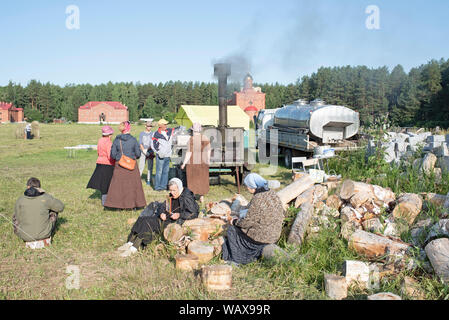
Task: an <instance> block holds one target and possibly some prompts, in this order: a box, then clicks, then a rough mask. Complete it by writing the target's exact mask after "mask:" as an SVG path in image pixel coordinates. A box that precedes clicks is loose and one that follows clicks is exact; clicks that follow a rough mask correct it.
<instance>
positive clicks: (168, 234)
mask: <svg viewBox="0 0 449 320" xmlns="http://www.w3.org/2000/svg"><path fill="white" fill-rule="evenodd" d="M183 235H184V231H183V229H182V227H181V226H180V225H179V224H177V223H170V224H169V225H167V226H166V227H165V229H164V238H165V240H167V241H168V242H170V243H174V242H176V241H178V240H179V239H181V238H182V236H183Z"/></svg>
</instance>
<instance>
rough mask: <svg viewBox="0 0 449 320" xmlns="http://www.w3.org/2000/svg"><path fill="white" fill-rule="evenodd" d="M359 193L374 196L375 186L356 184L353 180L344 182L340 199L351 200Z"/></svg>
mask: <svg viewBox="0 0 449 320" xmlns="http://www.w3.org/2000/svg"><path fill="white" fill-rule="evenodd" d="M357 193H364V194H368V195H373V194H374V190H373V186H372V185H370V184H367V183H364V182H355V181H352V180H345V181H343V184H342V185H341V189H340V198H342V199H343V200H349V199H350V198H351V197H352V196H353V195H355V194H357Z"/></svg>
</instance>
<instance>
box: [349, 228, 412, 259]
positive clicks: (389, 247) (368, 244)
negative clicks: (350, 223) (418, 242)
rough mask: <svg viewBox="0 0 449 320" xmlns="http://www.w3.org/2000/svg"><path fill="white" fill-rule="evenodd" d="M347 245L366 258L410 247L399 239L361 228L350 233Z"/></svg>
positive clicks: (403, 250)
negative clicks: (392, 238)
mask: <svg viewBox="0 0 449 320" xmlns="http://www.w3.org/2000/svg"><path fill="white" fill-rule="evenodd" d="M349 246H350V247H351V248H353V249H354V250H355V251H357V253H358V254H361V255H364V256H365V257H367V258H380V257H383V256H385V255H395V254H402V253H404V252H406V251H407V250H408V249H409V247H410V245H409V244H407V243H405V242H402V241H400V240H391V239H389V238H387V237H383V236H380V235H376V234H373V233H370V232H366V231H363V230H357V231H355V232H354V233H353V234H352V235H351V237H350V239H349Z"/></svg>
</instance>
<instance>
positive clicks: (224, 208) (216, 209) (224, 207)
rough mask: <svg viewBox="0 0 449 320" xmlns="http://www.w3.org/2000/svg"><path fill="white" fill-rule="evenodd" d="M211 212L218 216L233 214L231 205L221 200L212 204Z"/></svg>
mask: <svg viewBox="0 0 449 320" xmlns="http://www.w3.org/2000/svg"><path fill="white" fill-rule="evenodd" d="M210 212H211V213H212V214H213V215H216V216H224V217H226V216H229V215H230V214H231V207H230V206H229V205H228V204H227V203H226V202H220V203H217V204H215V205H214V206H212V208H211V209H210Z"/></svg>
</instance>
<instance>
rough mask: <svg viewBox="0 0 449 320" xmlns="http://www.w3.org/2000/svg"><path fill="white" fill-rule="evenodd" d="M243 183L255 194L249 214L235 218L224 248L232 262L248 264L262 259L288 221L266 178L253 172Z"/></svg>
mask: <svg viewBox="0 0 449 320" xmlns="http://www.w3.org/2000/svg"><path fill="white" fill-rule="evenodd" d="M243 184H244V185H246V187H247V188H248V191H249V192H250V193H252V194H254V197H253V198H252V199H251V201H250V203H249V204H248V211H247V213H246V216H245V217H239V218H234V219H232V220H231V225H230V226H229V228H228V229H227V231H226V239H225V242H224V243H223V246H222V248H223V260H225V261H226V262H228V263H236V264H247V263H250V262H252V261H255V260H256V259H258V258H259V257H260V256H261V255H262V251H263V248H264V247H265V246H266V245H268V244H272V243H276V242H277V241H278V240H279V238H280V236H281V232H282V224H283V222H284V209H283V206H282V202H281V200H280V199H279V197H278V196H277V194H276V193H275V192H274V191H272V190H270V189H268V182H267V181H266V180H265V179H264V178H262V177H261V176H259V175H258V174H256V173H251V174H249V175H248V176H246V178H245V179H244V181H243ZM242 216H243V215H242Z"/></svg>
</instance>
